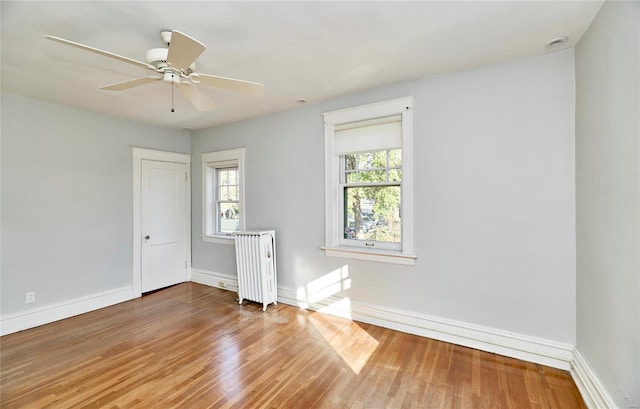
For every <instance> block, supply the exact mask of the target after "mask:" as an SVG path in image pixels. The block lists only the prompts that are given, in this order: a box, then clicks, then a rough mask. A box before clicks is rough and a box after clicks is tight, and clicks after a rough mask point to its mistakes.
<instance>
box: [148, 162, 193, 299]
mask: <svg viewBox="0 0 640 409" xmlns="http://www.w3.org/2000/svg"><path fill="white" fill-rule="evenodd" d="M141 176H142V180H141V192H140V193H141V195H140V205H141V210H140V212H141V214H140V216H141V233H142V248H141V250H142V255H141V258H142V260H141V261H142V268H141V270H142V271H141V273H142V274H141V275H142V277H141V279H142V283H141V289H142V292H147V291H153V290H157V289H159V288H163V287H167V286H169V285H173V284H177V283H182V282H184V281H187V259H186V254H187V248H186V231H187V230H186V218H185V211H186V208H185V206H186V192H187V189H186V186H187V173H186V166H185V164H183V163H171V162H157V161H151V160H142V172H141Z"/></svg>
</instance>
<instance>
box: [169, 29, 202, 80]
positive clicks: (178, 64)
mask: <svg viewBox="0 0 640 409" xmlns="http://www.w3.org/2000/svg"><path fill="white" fill-rule="evenodd" d="M206 48H207V47H205V46H204V44H202V43H201V42H200V41H198V40H196V39H195V38H191V37H189V36H188V35H186V34H183V33H181V32H179V31H175V30H174V31H172V32H171V42H170V43H169V52H168V53H167V62H168V63H169V65H171V66H172V67H174V68H178V69H180V70H183V71H185V72H186V71H187V69H188V68H189V66H190V65H191V64H193V62H194V61H195V60H196V58H198V57H199V56H200V54H202V53H203V52H204V50H205V49H206Z"/></svg>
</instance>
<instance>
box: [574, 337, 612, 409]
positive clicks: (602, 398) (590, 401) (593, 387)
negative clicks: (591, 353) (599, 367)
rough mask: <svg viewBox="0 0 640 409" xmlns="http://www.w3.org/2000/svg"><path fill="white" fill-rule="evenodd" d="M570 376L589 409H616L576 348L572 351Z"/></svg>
mask: <svg viewBox="0 0 640 409" xmlns="http://www.w3.org/2000/svg"><path fill="white" fill-rule="evenodd" d="M571 376H572V377H573V380H574V382H575V383H576V385H577V386H578V389H579V390H580V394H581V395H582V398H583V399H584V402H585V404H586V405H587V407H588V408H589V409H616V408H617V406H616V404H615V403H614V402H613V399H611V396H610V395H609V394H608V393H607V391H606V389H605V388H604V386H603V385H602V383H601V382H600V380H599V379H598V376H597V375H596V373H595V371H594V370H593V368H591V365H589V363H588V362H587V360H586V359H585V358H584V356H583V355H582V354H581V353H580V351H579V350H578V348H577V347H576V348H575V349H574V351H573V362H572V365H571Z"/></svg>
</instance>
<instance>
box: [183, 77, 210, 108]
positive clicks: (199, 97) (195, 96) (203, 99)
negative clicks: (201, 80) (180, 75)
mask: <svg viewBox="0 0 640 409" xmlns="http://www.w3.org/2000/svg"><path fill="white" fill-rule="evenodd" d="M178 88H180V91H182V94H183V95H184V96H185V97H186V98H187V99H188V100H189V102H191V103H192V104H193V106H194V107H196V109H197V110H198V111H210V110H212V109H214V108H215V107H216V104H214V103H213V101H211V100H210V99H209V98H207V96H206V95H204V94H203V93H202V92H201V91H200V90H199V89H198V88H196V87H195V85H193V84H190V83H188V82H183V83H182V84H180V85H179V86H178Z"/></svg>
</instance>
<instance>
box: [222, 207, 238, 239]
mask: <svg viewBox="0 0 640 409" xmlns="http://www.w3.org/2000/svg"><path fill="white" fill-rule="evenodd" d="M239 230H240V214H239V212H238V204H237V203H224V202H218V231H219V232H220V233H231V232H234V231H239Z"/></svg>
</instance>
